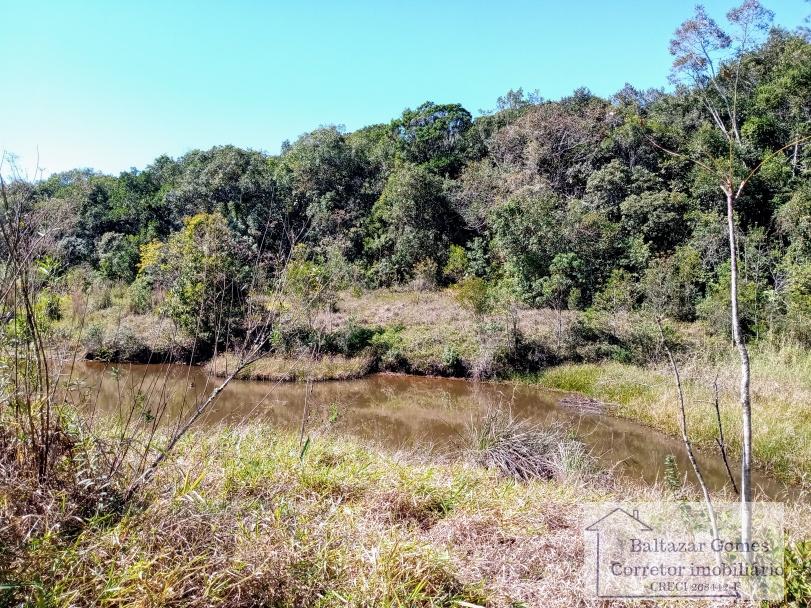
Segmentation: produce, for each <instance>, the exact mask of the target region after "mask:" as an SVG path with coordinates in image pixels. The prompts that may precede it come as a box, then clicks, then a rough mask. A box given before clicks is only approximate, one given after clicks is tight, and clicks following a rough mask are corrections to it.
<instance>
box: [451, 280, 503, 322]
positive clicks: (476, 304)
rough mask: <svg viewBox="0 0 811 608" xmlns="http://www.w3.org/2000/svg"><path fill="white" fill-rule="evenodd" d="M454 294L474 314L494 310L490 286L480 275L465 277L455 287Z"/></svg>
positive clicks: (479, 314) (482, 313)
mask: <svg viewBox="0 0 811 608" xmlns="http://www.w3.org/2000/svg"><path fill="white" fill-rule="evenodd" d="M454 296H455V297H456V301H457V302H459V304H460V305H461V306H462V308H464V309H466V310H469V311H471V312H472V313H473V314H474V315H477V316H481V315H485V314H487V313H489V312H491V311H492V310H493V298H492V297H491V290H490V286H489V284H488V283H487V281H485V280H484V279H482V278H480V277H465V278H464V279H462V280H461V281H460V282H459V283H457V284H456V286H455V287H454Z"/></svg>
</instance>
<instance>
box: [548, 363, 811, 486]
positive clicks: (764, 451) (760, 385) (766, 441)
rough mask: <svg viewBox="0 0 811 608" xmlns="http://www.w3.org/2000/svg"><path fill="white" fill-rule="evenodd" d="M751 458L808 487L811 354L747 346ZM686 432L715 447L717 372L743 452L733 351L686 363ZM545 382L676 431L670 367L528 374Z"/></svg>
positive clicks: (732, 436) (575, 368)
mask: <svg viewBox="0 0 811 608" xmlns="http://www.w3.org/2000/svg"><path fill="white" fill-rule="evenodd" d="M751 355H752V399H753V416H754V456H755V460H756V463H757V465H758V466H761V467H764V468H766V469H768V470H770V471H771V472H773V473H774V474H775V475H777V476H778V477H780V478H781V479H784V480H787V481H790V482H793V483H797V484H803V485H804V486H811V353H807V352H800V351H796V350H793V349H782V350H773V349H758V348H753V349H752V353H751ZM681 371H682V372H683V376H684V380H685V393H686V398H687V399H686V402H687V409H688V412H687V414H688V416H687V421H688V430H689V432H690V437H691V439H693V440H694V441H695V442H696V443H698V444H700V445H701V446H703V447H706V448H709V449H716V448H715V439H716V437H717V436H718V427H717V422H716V413H715V407H714V405H713V404H714V389H713V386H712V384H713V379H714V377H715V374H716V373H717V374H718V388H719V402H720V410H721V419H722V421H723V425H724V433H725V438H726V440H727V444H728V447H729V448H730V451H731V453H732V454H733V455H739V454H740V448H741V444H740V429H741V423H740V414H739V405H738V402H737V395H738V393H737V387H738V374H737V367H736V360H735V359H734V355H732V354H730V357H728V358H724V359H723V360H721V361H718V362H715V363H710V362H707V361H704V360H702V358H700V357H698V358H696V359H694V360H692V362H689V363H687V364H685V365H684V367H683V369H682V370H681ZM532 380H533V381H536V382H537V383H539V384H540V385H542V386H545V387H549V388H556V389H561V390H566V391H576V392H580V393H584V394H586V395H589V396H590V397H594V398H596V399H600V400H603V401H608V402H611V403H615V404H617V408H616V410H615V411H616V413H617V415H619V416H624V417H627V418H631V419H634V420H638V421H640V422H643V423H644V424H647V425H649V426H652V427H654V428H657V429H661V430H663V431H665V432H667V433H670V434H671V435H678V434H679V433H680V430H679V426H678V418H677V411H676V407H677V405H676V403H677V401H676V392H675V387H674V383H673V377H672V375H671V374H670V372H669V369H667V368H665V367H661V368H640V367H636V366H631V365H622V364H619V363H600V364H569V365H563V366H560V367H557V368H553V369H549V370H547V371H545V372H543V373H540V374H538V375H537V376H535V377H533V378H532Z"/></svg>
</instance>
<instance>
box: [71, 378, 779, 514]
mask: <svg viewBox="0 0 811 608" xmlns="http://www.w3.org/2000/svg"><path fill="white" fill-rule="evenodd" d="M219 382H220V379H219V378H214V377H210V376H208V375H207V374H206V372H205V370H204V369H203V368H200V367H186V366H182V365H173V364H168V365H131V364H120V365H105V364H100V363H94V362H82V363H78V364H77V365H76V367H75V369H74V371H73V378H72V385H73V388H74V390H73V391H72V394H74V395H79V394H81V395H82V396H83V401H84V402H85V403H86V404H87V405H88V407H92V408H93V409H95V410H97V411H106V412H111V411H112V412H115V411H116V409H117V408H120V410H121V411H122V412H125V411H128V410H129V404H131V403H134V402H137V403H138V404H139V410H140V415H142V416H143V417H144V418H145V419H148V418H149V417H150V416H151V415H154V414H157V413H159V412H160V411H161V410H162V409H164V412H163V414H162V422H163V423H164V424H167V423H171V422H175V421H177V420H178V418H179V416H182V415H185V414H187V413H188V412H189V411H191V410H192V409H193V408H194V406H195V404H196V403H198V399H200V398H201V397H202V398H204V397H205V396H206V395H208V393H210V391H211V390H212V389H213V388H214V387H216V386H217V385H218V384H219ZM307 390H308V389H307V386H306V385H305V384H297V383H276V382H260V381H242V380H233V381H232V382H231V383H230V384H229V385H228V387H226V389H225V390H224V391H223V392H222V393H221V394H220V395H219V397H218V398H217V400H216V402H215V403H214V404H213V405H212V406H211V408H210V409H209V410H208V412H207V413H206V414H205V415H204V416H203V417H202V418H201V419H200V421H199V422H198V425H199V426H198V428H199V427H205V426H206V425H208V426H211V425H217V424H227V425H237V424H240V423H243V422H248V421H255V420H261V421H263V422H268V423H270V424H272V425H274V426H278V427H280V428H284V429H288V430H296V431H298V430H299V429H300V428H301V425H302V416H303V412H304V404H305V396H306V401H307V410H308V416H307V420H306V422H305V433H306V434H312V433H319V434H324V433H327V434H330V435H339V436H340V435H351V436H355V437H359V438H361V439H363V440H366V441H371V442H373V443H375V444H377V445H380V446H382V447H385V448H390V449H399V448H406V449H414V448H418V449H421V450H422V449H424V450H426V451H427V450H435V451H437V452H439V453H447V452H449V451H453V450H458V449H459V448H460V447H461V446H462V437H463V435H464V432H465V429H466V427H467V426H468V425H470V424H472V423H475V421H476V420H477V419H479V418H481V417H482V415H483V414H485V413H486V412H487V411H488V409H490V408H492V407H501V408H508V409H510V410H511V411H512V414H513V415H514V416H515V417H517V418H522V419H528V420H531V421H533V422H536V423H538V424H541V425H550V424H555V423H563V424H566V425H567V426H570V427H571V428H573V429H574V431H575V433H576V435H577V437H578V438H579V439H580V440H582V441H583V442H585V443H586V444H587V445H588V446H590V447H591V448H592V450H593V453H594V454H595V455H597V456H598V458H599V460H600V462H601V463H602V465H603V466H605V467H609V468H613V469H614V470H615V471H617V472H619V473H620V474H622V475H624V476H627V477H630V478H634V479H639V480H642V481H644V482H646V483H649V484H653V483H656V482H662V481H663V480H664V475H665V467H664V463H665V458H666V457H667V456H668V455H672V456H674V457H675V459H676V462H677V463H678V470H679V471H680V472H681V473H682V475H683V474H685V473H687V474H688V476H689V477H692V470H691V468H690V463H689V461H688V459H687V455H686V453H685V451H684V447H683V445H682V443H681V441H679V440H677V439H674V438H671V437H668V436H667V435H664V434H662V433H659V432H657V431H655V430H652V429H650V428H648V427H645V426H643V425H640V424H637V423H634V422H632V421H629V420H625V419H621V418H616V417H613V416H610V415H606V414H598V413H593V412H582V411H578V410H577V409H574V408H572V407H564V406H561V405H560V403H559V402H560V400H561V399H562V398H563V397H565V396H566V394H565V393H560V392H556V391H549V390H545V389H542V388H538V387H534V386H527V385H515V384H512V383H474V382H468V381H464V380H454V379H445V378H425V377H417V376H397V375H372V376H368V377H366V378H362V379H359V380H348V381H335V382H319V383H315V384H312V385H311V389H310V390H311V392H310V393H309V394H307ZM164 406H165V407H164ZM674 415H675V414H674ZM698 456H699V458H698V459H699V464H700V466H701V467H702V472H703V473H704V477H705V479H706V481H707V484H708V485H709V486H710V489H712V490H721V489H722V488H724V487H725V486H727V485H728V478H727V474H726V469H725V468H724V465H723V462H722V461H721V459H720V457H719V456H718V454H717V453H710V452H701V453H699V454H698ZM731 464H732V466H733V471H734V472H736V477H737V463H734V462H733V463H731ZM754 484H755V487H756V488H759V489H760V490H761V492H762V493H763V494H765V495H766V496H768V497H769V498H771V499H773V500H777V499H785V498H789V499H790V497H791V495H792V494H793V492H792V491H791V489H787V488H786V487H785V485H784V484H781V483H780V482H778V481H776V480H774V479H772V478H770V477H767V476H765V475H759V474H756V475H755V478H754Z"/></svg>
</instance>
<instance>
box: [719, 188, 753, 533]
mask: <svg viewBox="0 0 811 608" xmlns="http://www.w3.org/2000/svg"><path fill="white" fill-rule="evenodd" d="M724 193H725V194H726V197H727V230H728V231H729V263H730V274H729V298H730V304H731V306H732V313H731V322H732V339H733V340H734V341H735V346H736V347H737V349H738V355H739V356H740V360H741V386H740V401H741V421H742V424H743V453H742V457H741V540H742V541H743V542H744V543H748V542H750V541H751V537H752V403H751V399H750V395H749V351H748V350H747V348H746V341H745V340H744V338H743V334H742V332H741V321H740V317H739V315H738V252H737V246H736V242H735V215H734V213H735V195H734V190H733V188H732V184H731V183H729V184H727V186H726V187H725V188H724Z"/></svg>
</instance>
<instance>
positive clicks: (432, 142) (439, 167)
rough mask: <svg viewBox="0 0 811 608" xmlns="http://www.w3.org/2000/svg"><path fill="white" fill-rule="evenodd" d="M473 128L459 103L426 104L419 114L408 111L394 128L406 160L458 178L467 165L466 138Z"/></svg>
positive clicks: (397, 121)
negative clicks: (465, 159)
mask: <svg viewBox="0 0 811 608" xmlns="http://www.w3.org/2000/svg"><path fill="white" fill-rule="evenodd" d="M471 124H472V119H471V116H470V112H468V111H467V110H465V109H464V108H463V107H462V106H461V105H459V104H458V103H448V104H436V103H434V102H433V101H426V102H425V103H424V104H422V105H421V106H419V107H418V108H417V109H416V110H411V109H407V110H405V111H404V112H403V115H402V116H401V117H400V119H399V120H396V121H394V123H393V127H394V132H395V134H396V137H397V143H398V148H399V152H400V155H401V157H402V158H403V159H404V160H406V161H408V162H411V163H416V164H421V165H425V166H426V167H427V168H429V169H430V170H432V171H434V172H436V173H437V174H439V175H443V176H445V175H448V176H451V177H455V176H456V175H457V174H458V173H459V170H460V169H461V168H462V164H463V163H464V153H465V149H466V146H467V142H466V140H465V137H464V135H465V133H466V132H467V130H468V129H469V128H470V125H471Z"/></svg>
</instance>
